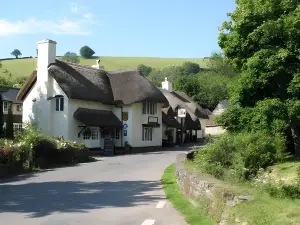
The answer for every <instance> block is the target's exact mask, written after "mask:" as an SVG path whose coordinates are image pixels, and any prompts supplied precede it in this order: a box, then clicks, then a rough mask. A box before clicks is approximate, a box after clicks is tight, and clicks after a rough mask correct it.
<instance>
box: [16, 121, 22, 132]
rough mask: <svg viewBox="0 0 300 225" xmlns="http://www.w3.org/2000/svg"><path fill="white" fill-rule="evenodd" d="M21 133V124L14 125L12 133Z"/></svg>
mask: <svg viewBox="0 0 300 225" xmlns="http://www.w3.org/2000/svg"><path fill="white" fill-rule="evenodd" d="M21 131H22V124H21V123H14V132H15V133H20V132H21Z"/></svg>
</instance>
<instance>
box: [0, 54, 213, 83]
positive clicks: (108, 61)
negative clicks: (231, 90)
mask: <svg viewBox="0 0 300 225" xmlns="http://www.w3.org/2000/svg"><path fill="white" fill-rule="evenodd" d="M97 59H98V57H94V58H93V59H84V58H80V64H83V65H94V64H96V60H97ZM100 59H101V65H103V66H104V67H105V70H120V69H136V68H137V66H138V65H139V64H145V65H148V66H151V67H153V68H163V67H167V66H173V65H181V64H182V63H183V62H185V61H192V62H196V63H199V64H200V67H202V68H206V67H207V59H200V58H198V59H197V58H151V57H109V56H103V57H102V56H101V58H100ZM2 64H3V68H2V69H0V76H8V73H4V71H5V70H8V72H9V73H11V74H12V77H13V78H15V77H24V76H25V77H27V76H29V75H30V74H31V72H32V71H33V70H34V69H35V68H36V58H29V59H13V60H4V61H2Z"/></svg>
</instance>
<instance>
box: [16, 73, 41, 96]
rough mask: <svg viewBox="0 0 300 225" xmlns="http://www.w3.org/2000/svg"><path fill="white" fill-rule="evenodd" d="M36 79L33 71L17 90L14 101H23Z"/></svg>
mask: <svg viewBox="0 0 300 225" xmlns="http://www.w3.org/2000/svg"><path fill="white" fill-rule="evenodd" d="M36 78H37V71H36V70H34V71H33V72H32V73H31V74H30V76H29V77H28V78H27V80H26V81H25V83H24V85H23V87H22V88H21V89H20V90H19V92H18V94H17V96H16V99H17V100H18V101H23V100H24V98H25V97H26V95H27V94H28V92H29V91H30V90H31V88H32V87H33V85H34V84H35V82H36Z"/></svg>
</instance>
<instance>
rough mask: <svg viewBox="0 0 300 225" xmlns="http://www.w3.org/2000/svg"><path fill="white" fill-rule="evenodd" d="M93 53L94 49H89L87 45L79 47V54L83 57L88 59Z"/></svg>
mask: <svg viewBox="0 0 300 225" xmlns="http://www.w3.org/2000/svg"><path fill="white" fill-rule="evenodd" d="M94 54H95V52H94V50H93V49H91V48H90V47H89V46H87V45H85V46H83V47H81V49H80V55H81V56H82V57H83V58H86V59H89V58H92V56H93V55H94Z"/></svg>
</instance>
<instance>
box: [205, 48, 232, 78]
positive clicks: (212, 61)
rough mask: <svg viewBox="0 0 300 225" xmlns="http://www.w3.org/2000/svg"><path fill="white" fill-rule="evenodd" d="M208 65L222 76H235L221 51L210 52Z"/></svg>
mask: <svg viewBox="0 0 300 225" xmlns="http://www.w3.org/2000/svg"><path fill="white" fill-rule="evenodd" d="M208 67H209V68H210V69H212V70H213V71H214V72H216V73H218V74H222V75H224V76H229V77H235V76H236V75H237V73H236V72H235V71H234V69H233V67H232V66H231V65H230V64H229V62H228V60H227V59H226V58H225V56H224V54H223V53H218V52H214V53H212V55H211V57H210V58H209V61H208Z"/></svg>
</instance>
